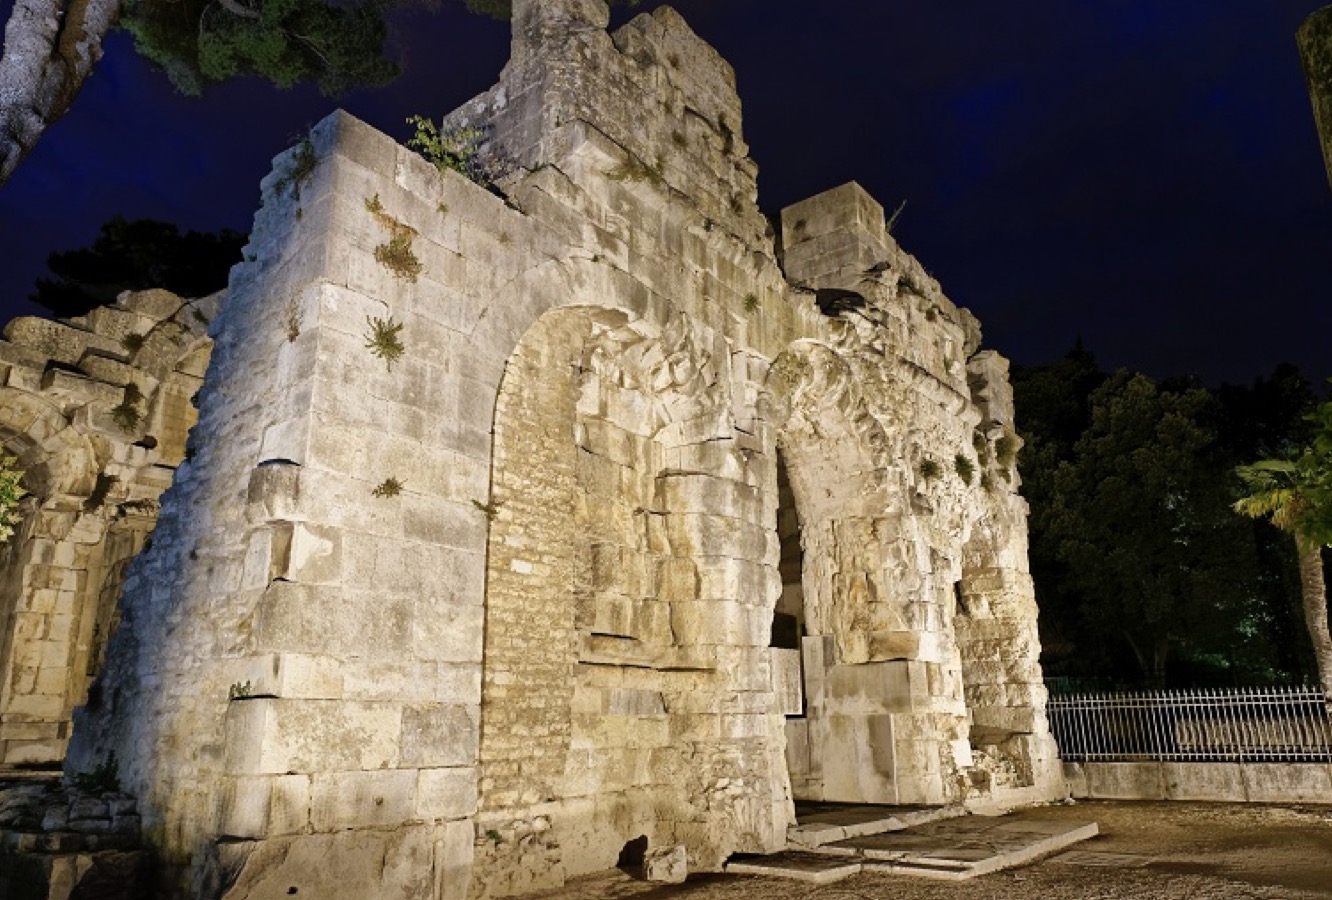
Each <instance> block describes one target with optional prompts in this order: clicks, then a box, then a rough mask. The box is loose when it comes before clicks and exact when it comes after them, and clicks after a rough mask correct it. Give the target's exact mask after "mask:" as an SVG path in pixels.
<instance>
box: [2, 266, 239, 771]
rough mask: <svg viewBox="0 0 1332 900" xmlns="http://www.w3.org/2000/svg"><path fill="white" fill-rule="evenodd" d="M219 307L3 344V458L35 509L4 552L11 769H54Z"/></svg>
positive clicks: (177, 455)
mask: <svg viewBox="0 0 1332 900" xmlns="http://www.w3.org/2000/svg"><path fill="white" fill-rule="evenodd" d="M220 299H221V298H220V297H210V298H207V299H204V300H197V301H184V300H182V299H180V298H179V297H176V296H175V295H173V294H170V293H167V292H166V291H144V292H141V293H136V294H127V295H125V296H124V297H122V301H121V302H120V303H119V304H117V305H116V306H111V307H103V308H101V309H97V310H94V311H93V312H92V313H91V314H89V315H88V316H86V317H84V318H80V319H72V320H67V321H64V322H50V321H47V320H45V319H31V318H23V319H16V320H14V321H13V322H11V323H10V324H9V327H8V328H6V329H5V340H4V341H0V446H2V447H3V450H2V451H0V455H4V456H10V457H15V458H17V460H18V463H17V467H18V468H20V469H22V470H23V471H24V473H25V475H24V486H25V487H26V489H27V490H28V492H29V493H28V496H27V497H25V498H24V508H23V510H22V512H23V518H22V523H23V524H22V526H21V528H20V529H19V530H18V533H17V534H16V535H15V536H14V537H13V538H12V539H11V540H10V541H9V542H7V543H6V544H3V545H0V562H2V563H3V568H0V766H7V767H13V766H43V765H51V764H54V765H56V766H58V765H59V763H60V762H61V761H62V760H63V759H64V758H65V747H66V745H67V744H68V742H69V732H70V717H71V713H72V712H73V709H74V707H75V706H77V705H79V704H81V703H83V702H84V699H85V697H86V694H87V690H88V685H89V683H90V682H91V681H92V677H93V676H94V675H95V674H96V673H97V671H98V669H99V668H100V667H101V664H102V656H103V653H104V651H105V648H106V641H107V637H108V636H109V635H110V633H111V631H112V630H113V628H114V626H115V621H116V599H117V598H118V597H119V595H120V585H121V580H122V578H123V577H124V571H125V567H126V565H127V564H128V563H129V561H130V560H131V559H132V558H133V557H134V555H135V554H137V553H138V552H139V550H140V548H142V546H143V544H144V541H145V539H146V538H147V536H148V534H149V533H150V532H151V531H152V529H153V526H154V524H156V522H157V504H158V498H159V496H160V495H161V493H162V492H163V491H164V490H166V488H167V487H168V486H169V485H170V484H171V477H172V475H173V473H174V471H175V468H176V466H177V465H179V464H180V461H181V460H182V459H183V458H184V456H185V437H186V435H187V434H188V433H189V430H190V428H191V427H193V425H194V422H195V419H196V414H195V410H194V407H193V406H192V405H191V402H190V401H191V398H192V397H193V396H194V394H195V393H196V392H197V391H198V390H199V387H200V385H201V384H202V383H203V376H204V370H205V369H206V368H207V367H208V354H209V351H210V349H211V348H212V341H211V340H209V338H208V336H207V333H206V331H207V328H208V322H209V319H210V318H211V317H212V315H213V314H214V312H215V310H216V308H217V304H218V302H219V301H220Z"/></svg>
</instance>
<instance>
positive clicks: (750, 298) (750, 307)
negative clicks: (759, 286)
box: [744, 294, 760, 313]
mask: <svg viewBox="0 0 1332 900" xmlns="http://www.w3.org/2000/svg"><path fill="white" fill-rule="evenodd" d="M744 302H745V312H747V313H756V312H758V309H759V305H760V304H759V298H758V294H745V301H744Z"/></svg>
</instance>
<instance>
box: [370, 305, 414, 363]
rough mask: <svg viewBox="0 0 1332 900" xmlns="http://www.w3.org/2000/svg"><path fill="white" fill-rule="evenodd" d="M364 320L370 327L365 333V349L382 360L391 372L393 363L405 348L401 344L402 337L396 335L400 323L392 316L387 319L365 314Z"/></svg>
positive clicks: (400, 356) (400, 328)
mask: <svg viewBox="0 0 1332 900" xmlns="http://www.w3.org/2000/svg"><path fill="white" fill-rule="evenodd" d="M365 321H366V324H367V325H368V326H369V329H370V330H369V331H367V332H366V334H365V349H367V350H369V351H370V352H371V353H372V354H373V355H375V356H378V357H379V358H380V359H382V360H384V363H385V365H387V366H388V370H389V371H390V372H392V371H393V364H394V363H395V362H397V361H398V360H399V359H401V358H402V354H403V351H404V350H406V349H407V348H406V347H404V346H403V344H402V339H401V338H399V337H398V332H400V331H402V323H401V322H395V321H393V317H392V316H389V317H388V318H387V319H381V318H379V317H378V316H374V317H372V316H366V317H365Z"/></svg>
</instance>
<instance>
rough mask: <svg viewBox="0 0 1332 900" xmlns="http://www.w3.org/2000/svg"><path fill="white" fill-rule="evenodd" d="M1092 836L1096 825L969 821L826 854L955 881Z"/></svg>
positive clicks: (840, 846)
mask: <svg viewBox="0 0 1332 900" xmlns="http://www.w3.org/2000/svg"><path fill="white" fill-rule="evenodd" d="M1097 833H1098V829H1097V826H1096V823H1095V822H1064V821H1056V820H1052V819H1040V818H1036V817H1033V816H1030V815H1025V816H1020V817H1015V816H998V817H993V818H990V817H982V816H968V817H966V818H962V819H950V820H947V821H941V822H932V823H929V824H926V825H922V826H919V827H917V828H911V829H907V830H906V831H898V832H889V833H885V834H876V835H869V836H866V837H859V838H852V839H851V840H847V841H840V842H838V843H836V844H833V845H830V848H829V849H835V850H840V851H846V850H851V851H854V852H856V853H858V854H859V855H860V856H862V857H863V858H864V860H865V862H864V866H863V868H864V869H865V870H866V871H887V872H890V873H892V874H895V875H916V876H919V877H923V878H937V879H945V880H949V881H960V880H963V879H967V878H975V877H976V876H977V875H984V874H987V873H989V872H998V871H999V870H1001V869H1010V868H1012V867H1014V866H1020V865H1023V864H1024V863H1029V862H1031V861H1032V860H1034V859H1039V858H1040V857H1042V856H1048V855H1050V854H1051V853H1054V852H1056V851H1058V850H1062V849H1064V848H1065V847H1068V846H1071V845H1073V844H1076V843H1078V842H1080V841H1085V840H1087V839H1089V838H1093V837H1095V836H1096V835H1097ZM847 858H854V857H847Z"/></svg>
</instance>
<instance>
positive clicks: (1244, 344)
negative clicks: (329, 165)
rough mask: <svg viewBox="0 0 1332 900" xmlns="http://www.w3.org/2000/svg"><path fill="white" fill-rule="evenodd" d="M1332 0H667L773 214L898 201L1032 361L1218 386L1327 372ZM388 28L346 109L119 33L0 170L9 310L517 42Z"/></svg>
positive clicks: (393, 115)
mask: <svg viewBox="0 0 1332 900" xmlns="http://www.w3.org/2000/svg"><path fill="white" fill-rule="evenodd" d="M1325 2H1326V0H1024V2H1022V3H1010V4H998V3H995V2H994V0H950V2H947V3H941V2H938V0H898V2H856V3H851V2H841V3H835V2H826V0H825V2H814V0H803V2H797V0H679V2H676V3H675V4H674V5H675V6H676V8H677V9H679V10H680V12H681V13H682V14H683V15H684V16H685V18H686V19H688V20H689V21H690V23H691V24H692V25H693V27H694V28H695V30H697V31H698V32H699V33H700V34H701V35H702V36H703V37H704V38H705V39H706V40H708V41H709V42H711V43H712V44H713V45H714V46H716V47H717V48H718V49H719V50H720V51H721V52H722V54H723V55H724V56H726V57H727V58H728V59H729V60H730V61H731V63H732V64H733V65H734V66H735V68H736V72H737V76H738V79H739V82H740V91H741V96H742V98H743V99H744V101H745V112H746V118H745V123H744V124H745V127H744V135H745V138H746V140H747V141H748V143H749V145H750V148H751V153H752V155H753V157H754V159H755V160H756V161H757V162H758V164H759V167H760V176H759V189H760V198H759V199H760V204H761V205H762V206H763V208H764V210H765V211H767V212H775V211H777V210H779V209H780V208H781V207H782V206H784V205H786V204H788V203H791V202H794V201H796V200H799V199H801V198H803V197H806V196H808V195H810V194H814V193H817V192H819V191H822V190H825V189H827V188H829V187H832V186H835V185H837V184H840V183H842V182H844V181H848V180H851V179H855V180H857V181H859V182H861V184H863V185H864V186H865V187H866V188H867V189H868V190H869V191H870V192H871V193H872V194H874V195H875V196H876V197H877V198H878V199H879V201H880V202H881V203H883V204H884V206H886V207H888V208H889V209H892V208H894V207H895V206H896V205H897V204H898V203H899V202H900V201H901V200H903V199H905V200H906V201H907V202H908V205H907V208H906V211H905V213H904V214H903V216H902V219H901V221H900V222H899V225H898V228H897V230H896V234H897V236H898V238H899V239H900V240H901V242H902V243H903V245H904V246H905V247H906V248H907V249H908V250H910V251H912V252H913V253H915V254H916V255H917V256H918V257H919V258H920V259H921V261H922V262H923V263H924V264H925V266H926V267H927V268H928V269H929V270H930V271H931V272H932V273H933V274H934V275H935V276H937V277H938V278H939V279H940V280H941V281H942V283H943V285H944V289H945V291H946V292H947V293H948V294H949V296H950V297H951V298H952V299H953V300H954V301H956V302H957V303H959V304H961V305H963V306H967V307H969V308H970V309H971V310H972V311H974V312H975V313H976V314H977V315H978V316H979V317H980V318H981V321H982V322H983V323H984V326H985V334H986V343H987V344H988V345H989V346H992V347H994V348H996V349H998V350H999V351H1001V352H1003V353H1005V354H1006V355H1008V356H1010V357H1011V358H1013V359H1014V360H1015V361H1016V362H1019V363H1036V362H1043V361H1046V360H1048V359H1051V358H1053V357H1055V356H1058V355H1061V354H1062V353H1064V352H1065V351H1067V350H1068V349H1069V348H1070V347H1071V346H1072V345H1073V342H1074V340H1075V339H1076V337H1078V336H1079V335H1081V336H1082V337H1083V339H1084V340H1085V342H1086V344H1087V346H1088V347H1089V348H1090V349H1092V350H1094V351H1095V352H1096V353H1097V355H1098V356H1099V357H1100V358H1101V360H1102V362H1103V363H1104V364H1106V365H1108V366H1112V367H1113V366H1128V367H1131V368H1135V369H1139V370H1142V371H1146V372H1148V373H1150V374H1153V375H1157V376H1171V375H1181V374H1197V375H1201V376H1202V377H1204V378H1205V379H1207V380H1208V381H1210V382H1218V381H1221V380H1230V381H1249V380H1251V379H1252V378H1254V377H1255V376H1258V375H1261V374H1265V373H1267V372H1270V371H1271V370H1272V368H1273V367H1274V366H1275V365H1276V364H1277V363H1278V362H1281V361H1283V360H1289V361H1292V362H1295V363H1297V364H1298V365H1300V367H1301V368H1302V369H1303V370H1304V372H1305V374H1306V375H1307V376H1309V377H1310V378H1311V379H1315V380H1321V379H1323V378H1326V377H1328V376H1329V375H1332V190H1329V187H1328V181H1327V175H1326V173H1325V171H1324V168H1323V163H1322V160H1321V158H1320V156H1319V150H1318V142H1317V139H1316V136H1315V133H1314V125H1313V117H1312V114H1311V111H1310V105H1309V98H1308V95H1307V93H1306V92H1305V88H1304V83H1303V79H1302V76H1301V73H1300V65H1299V58H1298V54H1297V51H1296V48H1295V42H1294V34H1295V30H1296V28H1297V27H1298V26H1299V24H1300V22H1302V21H1303V20H1304V18H1305V17H1307V16H1308V15H1309V14H1310V13H1312V12H1313V11H1314V10H1315V9H1317V8H1318V7H1319V6H1321V5H1323V4H1324V3H1325ZM655 5H658V4H656V3H651V2H649V3H645V4H644V7H646V8H651V7H652V6H655ZM10 6H12V0H0V12H3V15H4V16H5V18H7V17H8V11H9V8H10ZM625 18H627V16H626V15H624V14H621V15H619V16H617V21H622V20H623V19H625ZM393 23H394V37H393V47H392V55H393V56H395V58H397V59H399V60H400V61H401V62H402V63H403V65H404V67H405V70H406V72H405V74H404V75H403V77H402V78H400V79H399V80H398V81H397V82H395V83H394V84H392V85H390V86H389V87H387V88H384V89H381V90H377V91H365V92H360V93H356V94H353V95H352V96H349V97H344V98H342V99H341V100H339V101H335V100H330V99H328V98H324V97H320V96H319V95H318V94H317V93H316V92H315V91H314V90H313V89H310V88H304V89H298V90H293V91H285V92H284V91H278V90H275V89H273V88H270V87H268V86H266V85H264V84H262V83H260V82H257V81H250V80H246V81H241V82H233V83H230V84H226V85H223V86H221V87H219V88H216V89H214V90H213V91H212V92H211V93H209V94H208V95H207V96H206V97H205V98H203V99H202V100H198V99H189V98H184V97H180V96H177V95H175V94H174V93H173V91H172V88H171V87H170V86H169V84H168V83H167V81H166V79H165V78H164V77H162V76H161V75H160V74H158V73H156V72H154V71H152V70H151V69H150V68H149V67H148V65H147V64H146V63H144V62H143V61H141V60H140V59H139V58H138V57H136V56H135V55H134V54H133V53H132V51H131V49H130V46H129V41H128V40H127V38H126V37H125V36H124V35H123V34H118V35H116V36H114V37H113V38H112V40H111V41H110V44H109V46H108V47H107V53H106V58H105V59H104V60H103V61H102V63H101V65H100V67H99V69H98V70H97V72H96V74H95V75H94V77H93V78H92V79H91V81H90V82H89V83H88V84H87V85H86V86H85V88H84V90H83V93H82V94H81V95H80V96H79V97H78V99H77V100H76V101H75V104H74V107H73V109H72V111H71V112H70V113H69V114H68V115H67V116H66V117H65V118H64V119H63V120H61V121H60V122H59V123H57V124H56V126H55V127H54V128H53V129H52V130H51V131H50V132H49V133H48V134H47V135H46V137H45V138H44V139H43V140H42V142H41V143H40V144H39V145H38V147H37V149H36V150H35V151H34V153H33V154H32V155H31V156H30V157H29V158H28V160H27V161H26V162H25V163H24V164H23V165H22V166H20V168H19V170H18V172H17V173H16V175H15V176H14V178H13V179H12V180H11V181H10V183H9V184H8V185H6V186H5V187H3V188H0V247H3V248H4V249H3V260H4V263H3V266H2V267H0V319H7V318H8V317H9V316H10V315H14V314H18V313H27V312H31V311H32V308H31V307H29V306H28V305H27V304H26V303H25V302H24V301H23V298H25V297H26V296H27V294H28V292H29V291H30V290H31V287H32V284H33V281H34V279H35V278H36V277H37V276H39V275H41V274H42V273H43V272H44V271H45V260H46V256H47V254H48V253H50V252H51V251H52V250H62V249H71V248H74V247H78V246H83V245H86V244H88V243H89V242H91V240H92V238H93V237H94V236H95V235H96V233H97V230H98V227H99V226H100V224H101V223H102V222H104V221H105V220H106V219H108V218H110V217H111V216H112V215H114V214H116V213H120V214H123V215H124V216H126V217H127V218H140V217H151V218H158V219H165V220H168V221H172V222H176V223H177V224H179V225H181V226H182V227H183V228H193V229H199V230H212V229H217V228H222V227H230V228H235V229H237V230H241V231H246V230H248V229H249V224H250V220H251V217H252V216H253V214H254V210H255V208H256V207H257V205H258V202H259V187H258V185H259V180H260V178H262V177H263V175H264V174H266V173H267V171H268V169H269V163H270V160H271V158H272V156H274V155H275V154H276V153H278V152H280V151H281V150H282V149H283V148H284V147H287V146H289V145H290V144H292V143H294V142H295V141H296V140H298V139H299V137H300V136H301V134H302V133H303V132H304V131H305V130H306V129H307V128H308V127H309V126H310V125H313V124H314V123H315V122H316V121H318V120H319V119H320V118H322V117H323V116H324V115H325V114H326V113H327V112H329V111H330V110H331V109H333V108H334V107H335V106H337V105H342V106H344V107H345V108H347V109H348V110H349V111H351V112H352V113H353V114H355V115H357V116H359V117H361V118H363V119H365V120H367V121H368V122H370V123H371V124H373V125H375V126H376V127H378V128H381V129H383V130H385V131H387V132H388V133H390V134H392V135H394V136H395V137H398V138H399V139H404V138H405V137H406V136H407V126H406V125H405V123H404V119H405V118H406V117H407V116H408V115H411V114H413V113H422V114H429V115H432V116H434V117H436V118H438V117H439V116H440V115H441V114H443V113H444V112H446V111H448V110H450V109H452V108H453V107H455V106H457V105H459V104H460V103H462V102H463V101H465V100H466V99H468V98H469V97H471V96H472V95H474V94H476V93H478V92H480V91H482V90H484V89H485V88H486V87H488V86H489V85H490V84H492V83H493V82H494V81H495V79H496V77H497V75H498V73H499V70H500V68H501V67H502V66H503V64H504V62H505V60H506V58H507V54H508V30H507V26H506V25H504V24H501V23H497V22H492V21H490V20H487V19H482V18H479V17H476V16H472V15H468V14H466V13H465V12H463V11H462V9H461V3H460V2H459V0H440V8H439V9H438V10H437V11H435V12H433V13H432V12H428V11H425V10H415V11H407V12H403V13H399V14H397V15H396V17H395V18H394V20H393Z"/></svg>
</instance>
